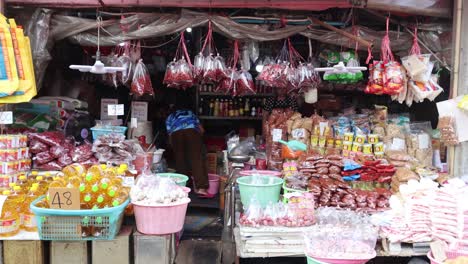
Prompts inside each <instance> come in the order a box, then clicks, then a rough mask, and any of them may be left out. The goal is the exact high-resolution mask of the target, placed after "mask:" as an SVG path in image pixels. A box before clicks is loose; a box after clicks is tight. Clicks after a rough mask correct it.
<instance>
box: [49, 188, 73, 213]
mask: <svg viewBox="0 0 468 264" xmlns="http://www.w3.org/2000/svg"><path fill="white" fill-rule="evenodd" d="M49 207H50V208H52V209H62V210H80V190H78V188H63V187H57V188H49Z"/></svg>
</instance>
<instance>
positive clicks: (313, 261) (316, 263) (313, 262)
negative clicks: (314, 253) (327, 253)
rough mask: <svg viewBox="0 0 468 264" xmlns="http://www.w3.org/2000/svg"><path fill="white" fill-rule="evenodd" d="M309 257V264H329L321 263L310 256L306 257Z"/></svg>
mask: <svg viewBox="0 0 468 264" xmlns="http://www.w3.org/2000/svg"><path fill="white" fill-rule="evenodd" d="M306 257H307V264H327V263H324V262H320V261H318V260H316V259H314V258H311V257H309V256H306Z"/></svg>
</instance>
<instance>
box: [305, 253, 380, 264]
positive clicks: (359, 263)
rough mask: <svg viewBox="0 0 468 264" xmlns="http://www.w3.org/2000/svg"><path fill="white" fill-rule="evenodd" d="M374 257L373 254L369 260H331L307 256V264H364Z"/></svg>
mask: <svg viewBox="0 0 468 264" xmlns="http://www.w3.org/2000/svg"><path fill="white" fill-rule="evenodd" d="M375 256H376V254H375V253H374V255H373V256H372V257H371V258H369V259H332V258H319V257H311V256H307V264H311V263H312V264H365V263H367V262H368V261H369V260H371V259H373V258H375Z"/></svg>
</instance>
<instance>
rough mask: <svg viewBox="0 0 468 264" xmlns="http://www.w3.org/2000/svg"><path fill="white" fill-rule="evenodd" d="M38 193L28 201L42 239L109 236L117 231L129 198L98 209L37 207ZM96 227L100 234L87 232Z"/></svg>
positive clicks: (109, 238) (88, 238) (84, 238)
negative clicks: (31, 200)
mask: <svg viewBox="0 0 468 264" xmlns="http://www.w3.org/2000/svg"><path fill="white" fill-rule="evenodd" d="M43 199H45V196H41V197H39V198H38V199H36V200H35V201H33V202H32V203H31V205H30V208H31V210H32V211H33V213H34V215H35V216H36V221H37V230H38V233H39V237H40V238H41V240H66V241H67V240H112V239H114V238H115V236H116V235H117V234H118V233H119V230H120V226H121V225H122V220H123V216H124V210H125V207H127V205H128V203H129V202H130V200H128V199H127V201H125V203H123V204H121V205H119V206H116V207H111V208H106V209H97V210H56V209H48V208H40V207H37V206H36V204H37V203H38V202H40V201H41V200H43ZM97 229H99V232H100V235H99V236H96V237H94V236H92V234H91V235H86V236H83V235H82V234H83V233H92V232H94V231H96V230H97Z"/></svg>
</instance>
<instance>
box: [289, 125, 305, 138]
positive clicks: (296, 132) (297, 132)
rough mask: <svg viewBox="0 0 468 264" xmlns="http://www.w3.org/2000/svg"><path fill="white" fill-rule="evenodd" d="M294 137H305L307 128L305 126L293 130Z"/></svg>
mask: <svg viewBox="0 0 468 264" xmlns="http://www.w3.org/2000/svg"><path fill="white" fill-rule="evenodd" d="M292 137H293V138H294V139H300V138H303V137H305V129H304V128H296V129H294V130H293V131H292Z"/></svg>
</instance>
